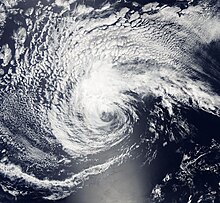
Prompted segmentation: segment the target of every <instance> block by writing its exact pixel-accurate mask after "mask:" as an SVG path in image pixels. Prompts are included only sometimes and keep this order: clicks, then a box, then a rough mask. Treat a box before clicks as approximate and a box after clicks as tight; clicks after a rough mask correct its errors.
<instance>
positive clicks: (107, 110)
mask: <svg viewBox="0 0 220 203" xmlns="http://www.w3.org/2000/svg"><path fill="white" fill-rule="evenodd" d="M55 2H56V3H57V5H58V6H62V7H61V8H60V9H61V13H59V12H55V11H54V7H55V4H52V5H42V4H41V3H38V4H37V6H36V8H30V9H28V10H27V11H26V13H25V14H24V15H25V18H26V19H25V23H26V28H25V27H22V26H20V27H18V29H17V31H16V32H13V36H12V38H13V39H14V42H15V54H14V55H15V56H14V59H13V62H12V64H16V74H13V75H12V79H11V80H10V85H9V86H8V87H6V88H3V90H2V94H3V95H4V97H1V101H2V102H1V105H0V108H1V113H0V114H1V120H0V124H1V128H0V132H1V145H2V146H6V147H5V149H4V150H5V151H6V152H5V151H4V152H2V154H3V155H2V159H1V163H0V173H1V174H2V175H3V177H4V178H5V179H6V180H5V181H4V183H1V186H2V188H3V190H4V191H7V192H9V193H10V194H12V195H13V196H19V195H26V194H28V192H27V191H26V190H25V185H29V186H30V187H31V188H33V190H34V191H41V192H40V195H41V196H42V197H43V198H45V199H51V200H56V199H61V198H64V197H66V196H68V195H70V194H71V193H72V192H73V191H74V190H75V188H76V187H77V186H79V185H80V184H82V182H84V181H85V180H87V179H88V178H89V177H90V176H92V175H98V174H100V173H103V172H105V171H106V170H108V169H109V168H110V167H111V166H113V165H115V164H121V163H123V162H124V161H126V159H129V158H130V157H131V156H132V153H133V151H134V150H135V149H136V148H138V146H139V144H140V143H136V142H134V143H131V141H129V140H130V139H131V136H132V135H133V134H134V133H135V131H134V129H135V128H134V126H135V125H136V124H137V123H138V122H140V120H142V118H141V116H142V113H143V112H145V111H148V109H147V108H146V107H145V102H146V98H148V97H150V96H152V97H155V98H158V97H161V98H162V106H163V107H164V108H165V109H166V110H167V111H168V112H169V115H170V116H175V115H174V114H173V108H174V107H175V106H176V105H178V104H179V103H181V104H184V105H186V106H190V105H191V104H189V98H191V99H192V101H193V103H194V104H195V106H194V108H198V109H199V108H201V109H203V110H205V111H207V112H210V113H212V114H214V115H217V116H219V104H220V97H219V96H218V95H217V94H215V91H214V89H213V88H212V86H211V85H210V84H209V83H207V82H206V81H205V80H204V78H205V77H208V76H207V74H206V73H205V72H204V70H203V69H202V68H201V67H200V66H199V64H198V63H197V60H196V59H195V58H194V57H192V56H193V53H194V52H195V51H196V50H197V49H198V48H199V47H200V46H202V45H204V44H209V43H211V42H213V41H217V40H219V37H220V28H219V26H218V25H219V16H217V15H215V13H214V12H215V11H214V9H213V10H212V9H211V8H209V9H207V6H206V5H205V4H202V3H201V5H197V6H194V7H189V8H187V9H184V10H183V11H181V15H180V16H179V15H178V12H180V11H179V8H177V7H169V6H165V7H160V6H159V5H158V4H156V3H153V4H147V5H145V6H143V7H142V8H141V9H140V10H139V11H134V10H132V8H127V7H124V8H122V9H120V10H114V6H113V5H111V4H106V5H104V6H103V8H102V9H94V8H92V7H88V6H87V7H86V6H83V5H77V6H76V7H75V8H74V9H73V10H69V8H70V7H69V5H70V4H71V3H73V2H69V3H67V2H66V3H64V4H62V2H63V1H55ZM3 3H4V2H3ZM14 5H16V2H14V4H13V3H11V6H10V5H8V6H7V5H6V7H5V8H3V7H0V8H2V10H4V9H7V7H8V12H9V13H10V12H11V13H13V12H16V11H14V10H13V9H12V7H13V6H14ZM149 11H154V12H153V13H150V12H149ZM4 14H5V15H6V13H4V12H3V14H2V16H1V19H3V20H2V21H4V19H5V15H4ZM33 14H34V15H35V17H33ZM3 24H4V23H3ZM211 28H212V29H211ZM4 47H5V48H4V50H6V51H4V53H3V54H2V56H1V57H2V58H3V61H4V64H5V65H6V64H9V63H10V61H12V59H11V58H12V56H11V52H10V48H9V47H8V46H7V45H5V46H4ZM2 75H3V74H2ZM5 77H7V76H5ZM193 78H196V79H193ZM3 79H4V78H3ZM8 83H9V82H7V80H6V79H5V81H3V80H2V84H3V85H4V84H8ZM9 123H10V126H9ZM155 133H156V132H155ZM8 146H10V147H8ZM115 149H116V150H115ZM15 151H16V155H14V157H12V154H13V153H15ZM49 152H50V153H49ZM58 152H59V153H58ZM100 153H103V154H106V157H107V159H105V158H98V155H99V154H100ZM93 157H95V158H94V160H95V161H94V164H92V161H93ZM87 162H88V164H86V163H87ZM76 163H78V164H79V165H82V166H81V167H78V168H76V169H75V171H71V166H72V165H74V164H76ZM65 167H67V168H68V169H67V171H65V170H64V169H65ZM54 168H58V171H57V172H55V173H56V174H57V178H54V177H53V173H54V171H53V169H54ZM46 170H48V171H49V174H50V177H49V178H45V177H42V176H41V175H42V173H44V172H45V171H46ZM14 180H16V181H17V182H20V183H21V185H23V186H19V185H18V186H14V185H13V189H11V188H12V184H11V182H13V181H14Z"/></svg>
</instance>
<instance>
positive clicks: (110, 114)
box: [100, 111, 114, 122]
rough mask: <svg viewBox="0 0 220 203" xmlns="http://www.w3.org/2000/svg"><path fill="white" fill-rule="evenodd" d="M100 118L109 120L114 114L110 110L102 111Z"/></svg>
mask: <svg viewBox="0 0 220 203" xmlns="http://www.w3.org/2000/svg"><path fill="white" fill-rule="evenodd" d="M100 118H101V120H102V121H104V122H110V121H112V120H113V118H114V114H113V113H112V112H107V111H103V112H102V114H101V117H100Z"/></svg>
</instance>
